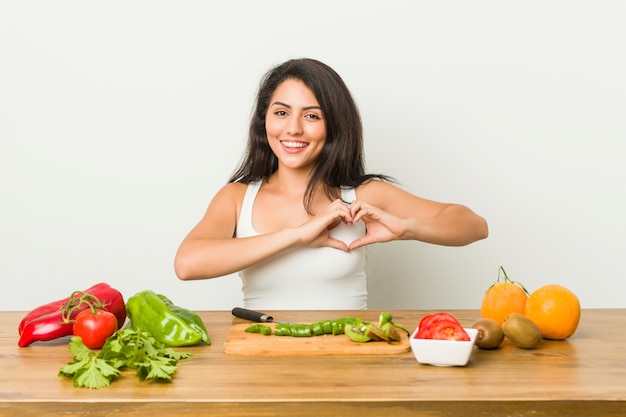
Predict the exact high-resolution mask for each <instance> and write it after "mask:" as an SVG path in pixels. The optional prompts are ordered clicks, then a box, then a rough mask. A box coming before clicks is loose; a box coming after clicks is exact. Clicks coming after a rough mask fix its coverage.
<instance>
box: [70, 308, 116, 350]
mask: <svg viewBox="0 0 626 417" xmlns="http://www.w3.org/2000/svg"><path fill="white" fill-rule="evenodd" d="M116 331H117V318H116V317H115V314H113V313H111V312H110V311H106V310H101V309H96V313H95V314H94V312H93V311H91V309H90V308H88V309H86V310H83V311H81V312H80V313H78V315H77V316H76V321H75V322H74V336H79V337H80V338H81V339H82V340H83V343H84V344H85V346H87V347H88V348H90V349H100V348H101V347H102V346H103V345H104V342H105V341H106V340H107V338H108V337H109V336H111V335H112V334H113V333H115V332H116Z"/></svg>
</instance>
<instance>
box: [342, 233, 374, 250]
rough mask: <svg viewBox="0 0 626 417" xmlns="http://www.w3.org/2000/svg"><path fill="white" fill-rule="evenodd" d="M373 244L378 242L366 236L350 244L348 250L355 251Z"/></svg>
mask: <svg viewBox="0 0 626 417" xmlns="http://www.w3.org/2000/svg"><path fill="white" fill-rule="evenodd" d="M372 243H376V240H374V239H373V238H371V237H369V236H367V235H366V236H363V237H361V238H358V239H356V240H353V241H352V242H350V246H349V247H348V250H354V249H357V248H360V247H363V246H367V245H371V244H372Z"/></svg>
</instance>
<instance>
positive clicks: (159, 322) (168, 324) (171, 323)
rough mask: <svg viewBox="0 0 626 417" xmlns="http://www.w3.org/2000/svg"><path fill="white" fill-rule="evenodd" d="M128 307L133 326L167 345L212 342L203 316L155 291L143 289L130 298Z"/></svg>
mask: <svg viewBox="0 0 626 417" xmlns="http://www.w3.org/2000/svg"><path fill="white" fill-rule="evenodd" d="M126 311H127V313H128V317H129V318H130V322H131V326H132V327H133V328H135V329H142V330H145V331H147V332H148V333H150V334H151V335H153V336H154V338H155V339H156V340H158V341H159V342H161V343H163V344H165V345H167V346H191V345H196V344H198V343H200V342H201V341H204V342H205V343H207V344H210V343H211V341H210V340H209V337H208V334H207V332H206V328H205V326H204V323H203V322H202V319H201V318H200V317H199V316H198V317H196V316H197V314H196V313H194V312H192V311H190V310H187V309H183V308H182V307H178V306H175V305H173V304H172V303H171V301H169V300H168V299H167V298H166V297H164V296H162V295H158V294H156V293H155V292H154V291H151V290H145V291H141V292H139V293H137V294H135V295H133V296H132V297H130V298H129V299H128V302H127V303H126Z"/></svg>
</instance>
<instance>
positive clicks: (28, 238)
mask: <svg viewBox="0 0 626 417" xmlns="http://www.w3.org/2000/svg"><path fill="white" fill-rule="evenodd" d="M625 21H626V5H625V4H624V3H623V2H620V1H602V0H599V1H593V2H592V1H525V2H502V1H473V2H468V1H438V2H432V1H415V0H408V1H391V2H382V1H368V0H344V1H340V2H337V1H326V0H318V1H315V2H297V1H294V2H270V1H258V0H249V1H230V0H227V1H169V2H166V1H130V2H128V1H126V2H121V1H107V2H103V1H91V2H86V1H9V0H1V1H0V198H1V203H0V257H1V259H0V277H1V279H2V280H3V288H4V289H3V290H2V291H0V308H1V309H3V310H27V309H30V308H32V307H35V306H37V305H39V304H42V303H45V302H48V301H52V300H54V299H57V298H62V297H65V296H67V295H69V293H70V292H71V291H73V290H75V289H85V288H87V287H88V286H90V285H92V284H94V283H96V282H100V281H105V282H108V283H110V284H111V285H113V286H115V287H117V288H118V289H120V290H121V291H122V292H123V293H124V295H125V296H127V297H128V296H130V295H132V294H134V293H135V292H137V291H140V290H143V289H147V288H150V289H153V290H155V291H158V292H162V293H165V294H167V295H169V296H170V297H171V298H172V299H173V300H174V302H176V303H177V304H180V305H183V306H186V307H189V308H194V309H202V310H205V309H208V310H221V309H225V310H230V309H231V308H232V307H234V306H236V305H240V304H241V295H240V282H239V279H238V277H237V276H234V275H233V276H229V277H224V278H219V279H214V280H208V281H198V282H183V281H179V280H178V279H177V278H176V277H175V275H174V272H173V268H172V263H173V258H174V253H175V251H176V249H177V247H178V244H179V243H180V241H181V240H182V239H183V237H184V236H185V235H186V233H187V232H188V231H189V230H190V228H191V227H192V226H193V225H194V224H195V223H196V222H197V221H198V220H199V218H200V216H201V215H202V213H203V212H204V209H205V207H206V205H207V204H208V202H209V200H210V198H211V197H212V195H213V194H214V193H215V192H216V191H217V190H218V189H219V188H220V187H221V186H222V185H223V183H224V181H226V180H227V178H228V176H229V174H230V173H231V172H232V170H233V169H234V167H235V165H236V163H237V162H238V160H239V157H240V155H241V153H242V151H243V147H244V144H245V137H246V131H247V125H248V118H249V115H250V111H251V107H252V101H253V97H254V94H255V92H256V88H257V83H258V81H259V78H260V77H261V76H262V74H263V73H264V72H265V71H266V70H267V69H268V68H269V67H270V66H273V65H275V64H277V63H279V62H282V61H284V60H286V59H289V58H293V57H303V56H306V57H313V58H317V59H320V60H322V61H324V62H326V63H328V64H330V65H331V66H332V67H334V68H335V69H336V70H337V71H338V72H339V73H340V74H341V75H342V76H343V78H344V79H345V81H346V83H347V84H348V86H349V87H350V88H351V90H352V91H353V94H354V96H355V98H356V100H357V101H358V104H359V105H360V108H361V111H362V116H363V119H364V125H365V136H366V138H365V139H366V150H367V164H368V168H369V170H370V171H376V172H383V173H386V174H389V175H392V176H394V177H396V178H397V179H398V180H400V181H401V182H402V184H403V185H404V186H405V187H406V188H407V189H409V190H411V191H412V192H414V193H416V194H419V195H422V196H424V197H427V198H432V199H437V200H442V201H451V202H459V203H463V204H466V205H468V206H470V207H471V208H473V209H474V210H475V211H477V212H478V213H480V214H481V215H483V216H484V217H486V218H487V220H488V222H489V225H490V232H491V235H490V237H489V238H488V239H487V240H485V241H481V242H478V243H476V244H473V245H470V246H467V247H463V248H447V247H437V246H431V245H426V244H422V243H418V242H394V243H389V244H385V245H378V246H374V247H371V248H370V264H369V273H370V308H372V309H382V308H389V309H391V308H416V309H420V308H424V309H426V308H437V309H444V308H445V309H452V308H478V307H479V305H480V301H481V299H482V295H483V293H484V291H485V290H486V288H487V287H488V286H489V285H490V284H491V283H492V282H493V281H494V280H495V279H496V278H497V275H498V268H499V266H500V265H503V266H504V267H505V269H506V270H507V272H508V274H509V276H510V277H511V278H513V279H517V280H519V281H522V282H524V283H525V284H526V286H527V288H528V289H530V290H532V289H535V288H537V287H539V286H540V285H543V284H547V283H560V284H562V285H565V286H567V287H569V288H571V289H572V290H574V291H575V292H576V293H577V294H578V295H579V297H580V299H581V302H582V304H583V307H588V308H590V307H626V301H625V298H624V296H623V293H622V291H619V289H620V288H624V281H625V279H626V276H625V275H626V272H625V271H626V268H625V267H624V265H623V260H624V254H625V249H626V237H625V231H626V220H625V219H626V215H625V214H624V213H626V198H625V197H626V196H625V194H626V191H625V188H626V187H625V185H624V183H625V180H626V123H625V121H626V120H625V119H626V118H625V115H626V77H625V76H624V74H626V25H624V22H625Z"/></svg>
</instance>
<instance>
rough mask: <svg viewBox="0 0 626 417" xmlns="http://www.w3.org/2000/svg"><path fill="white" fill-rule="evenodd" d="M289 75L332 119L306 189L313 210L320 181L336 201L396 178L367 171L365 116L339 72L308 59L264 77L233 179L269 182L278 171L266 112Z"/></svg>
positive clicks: (327, 118)
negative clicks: (372, 182) (344, 193)
mask: <svg viewBox="0 0 626 417" xmlns="http://www.w3.org/2000/svg"><path fill="white" fill-rule="evenodd" d="M287 79H297V80H300V81H302V82H303V83H304V84H305V85H306V86H307V87H308V88H309V89H310V90H311V91H312V92H313V94H314V95H315V98H316V99H317V101H318V102H319V104H320V107H321V108H322V111H323V112H324V120H325V122H326V133H327V136H326V143H325V144H324V148H323V149H322V152H321V154H320V156H319V158H318V160H317V162H316V165H315V167H314V169H313V172H312V174H311V178H310V179H309V183H308V185H307V189H306V191H305V193H304V202H303V203H304V206H305V208H306V209H307V211H309V208H310V203H311V199H312V196H313V192H314V190H315V188H316V187H317V186H318V184H321V185H322V186H323V190H324V193H325V194H326V195H327V196H328V197H329V198H330V199H331V200H334V199H336V198H340V187H356V186H358V185H360V184H362V183H363V182H365V181H367V180H369V179H373V178H377V179H381V180H391V178H390V177H387V176H385V175H380V174H366V173H365V163H364V159H363V125H362V123H361V116H360V114H359V110H358V108H357V106H356V103H355V102H354V99H353V98H352V95H351V94H350V91H349V90H348V87H347V86H346V85H345V83H344V82H343V80H342V79H341V77H340V76H339V74H337V73H336V72H335V71H334V70H333V69H332V68H331V67H329V66H328V65H326V64H324V63H322V62H319V61H316V60H314V59H308V58H303V59H292V60H289V61H287V62H285V63H283V64H280V65H278V66H277V67H274V68H273V69H271V70H270V71H268V72H267V73H266V74H265V76H264V77H263V79H262V80H261V85H260V88H259V91H258V94H257V97H256V105H255V109H254V113H253V115H252V120H251V121H250V131H249V136H248V144H247V148H246V152H245V155H244V157H243V159H242V161H241V163H240V165H239V167H238V168H237V169H236V170H235V172H234V174H233V175H232V177H231V178H230V180H229V182H242V183H250V182H253V181H257V180H266V179H268V178H269V177H270V175H272V174H273V173H274V172H275V171H276V170H277V169H278V159H277V158H276V155H274V153H273V152H272V150H271V148H270V146H269V144H268V142H267V132H266V130H265V116H266V113H267V109H268V108H269V104H270V99H271V97H272V94H273V93H274V91H275V90H276V88H277V87H278V86H279V85H280V84H281V83H282V82H283V81H285V80H287Z"/></svg>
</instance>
